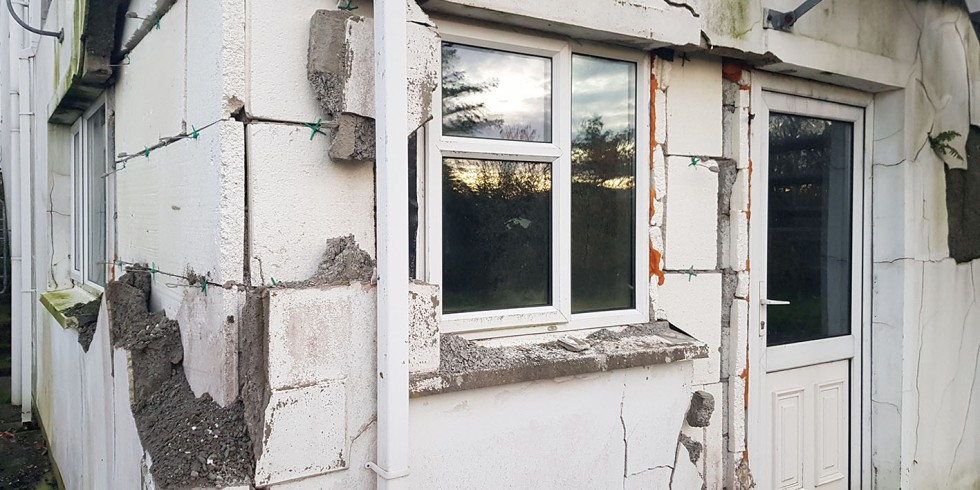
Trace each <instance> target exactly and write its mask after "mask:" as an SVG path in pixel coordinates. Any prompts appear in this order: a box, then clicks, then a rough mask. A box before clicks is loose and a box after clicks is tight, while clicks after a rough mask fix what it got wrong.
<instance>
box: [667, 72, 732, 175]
mask: <svg viewBox="0 0 980 490" xmlns="http://www.w3.org/2000/svg"><path fill="white" fill-rule="evenodd" d="M670 70H671V72H670V85H669V88H668V89H667V105H666V110H667V150H668V152H669V154H671V155H700V156H707V157H720V156H721V155H722V136H721V135H722V121H721V119H722V117H721V114H722V89H721V81H722V78H721V63H720V62H718V61H716V60H713V59H706V58H694V57H692V58H690V60H682V59H680V58H675V59H674V61H673V63H672V66H671V69H670Z"/></svg>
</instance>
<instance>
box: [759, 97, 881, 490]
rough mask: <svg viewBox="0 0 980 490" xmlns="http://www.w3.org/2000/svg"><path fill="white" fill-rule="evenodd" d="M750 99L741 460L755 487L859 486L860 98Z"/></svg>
mask: <svg viewBox="0 0 980 490" xmlns="http://www.w3.org/2000/svg"><path fill="white" fill-rule="evenodd" d="M761 99H762V100H761V104H756V105H755V108H756V111H755V116H756V119H755V121H756V122H757V123H761V124H755V125H754V126H753V128H754V130H755V128H758V127H759V126H762V128H760V129H762V130H763V133H764V134H762V135H761V138H760V139H761V143H762V144H761V145H760V148H759V149H760V150H761V151H760V152H759V156H761V158H760V159H759V160H761V161H758V162H757V167H756V168H755V169H754V172H755V173H754V175H753V178H752V187H753V203H752V211H753V216H752V235H751V239H752V241H753V243H752V245H753V255H752V260H751V264H752V270H751V274H752V282H751V284H752V295H751V296H754V297H753V298H752V303H751V305H752V308H754V309H755V311H754V313H755V314H754V315H753V317H754V318H750V322H752V323H753V324H754V327H755V328H753V329H752V330H753V331H754V332H755V334H756V337H757V338H755V339H754V340H753V341H752V346H754V355H752V356H751V361H750V362H753V361H754V362H758V363H759V364H758V365H757V366H756V368H755V369H754V378H751V379H750V387H751V386H752V384H754V383H758V384H757V385H756V386H755V390H753V391H752V392H750V398H753V399H752V400H750V402H751V403H750V420H752V419H754V422H752V423H751V427H750V433H749V439H750V452H749V456H750V462H751V461H753V459H754V458H761V462H762V463H763V464H761V465H760V464H759V462H760V460H759V459H756V460H755V461H756V463H755V464H753V474H754V477H755V478H756V481H757V482H758V483H759V486H758V488H772V489H826V490H831V489H846V488H858V487H860V478H859V475H860V465H859V461H860V459H859V457H860V433H861V432H860V424H859V422H860V420H861V417H860V404H861V396H860V386H861V376H860V373H861V371H860V367H861V359H860V355H861V324H862V322H861V317H862V311H863V308H862V303H861V297H862V294H861V293H862V281H861V278H862V277H863V276H862V273H863V270H862V263H863V260H862V250H863V245H862V237H863V234H862V230H863V228H864V227H863V213H862V210H863V209H864V206H863V192H862V186H863V168H864V159H863V154H864V141H863V136H864V108H860V107H854V106H848V105H841V104H835V103H830V102H826V101H821V100H817V99H813V98H806V97H798V96H791V95H787V94H783V93H776V92H769V91H765V90H763V91H761ZM760 117H761V118H762V119H761V120H760ZM760 164H761V165H760ZM750 349H752V347H751V346H750ZM760 378H761V379H760ZM753 411H754V414H753V413H752V412H753ZM752 415H755V417H752Z"/></svg>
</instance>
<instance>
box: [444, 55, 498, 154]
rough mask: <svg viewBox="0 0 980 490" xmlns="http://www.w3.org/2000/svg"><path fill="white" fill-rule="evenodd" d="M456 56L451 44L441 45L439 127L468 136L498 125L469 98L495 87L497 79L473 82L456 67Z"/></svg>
mask: <svg viewBox="0 0 980 490" xmlns="http://www.w3.org/2000/svg"><path fill="white" fill-rule="evenodd" d="M457 60H458V54H457V53H456V48H454V47H452V45H451V44H448V43H443V45H442V127H443V132H444V133H445V134H452V135H467V134H473V133H475V132H476V131H477V130H478V129H479V128H481V127H486V126H492V127H497V126H500V124H501V122H502V121H501V120H500V119H492V118H490V117H488V116H487V114H486V107H485V104H484V103H483V102H472V101H471V99H470V96H472V95H474V94H479V93H481V92H485V91H487V90H489V89H490V88H493V87H495V86H496V85H497V81H496V80H491V81H489V82H485V83H476V82H473V81H472V80H470V79H469V76H468V75H467V74H466V72H465V71H463V70H459V69H457V68H456V63H457Z"/></svg>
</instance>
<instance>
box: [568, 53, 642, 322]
mask: <svg viewBox="0 0 980 490" xmlns="http://www.w3.org/2000/svg"><path fill="white" fill-rule="evenodd" d="M571 157H572V243H571V246H572V247H571V248H572V312H573V313H581V312H587V311H600V310H613V309H627V308H633V307H634V306H635V303H636V301H635V299H636V295H635V294H634V290H635V284H636V283H635V278H634V273H635V271H636V267H635V264H636V262H635V261H636V252H635V250H636V247H635V243H636V240H635V236H636V230H635V228H636V226H635V223H636V220H635V214H634V213H636V64H635V63H629V62H624V61H613V60H608V59H603V58H595V57H591V56H581V55H574V56H573V57H572V153H571Z"/></svg>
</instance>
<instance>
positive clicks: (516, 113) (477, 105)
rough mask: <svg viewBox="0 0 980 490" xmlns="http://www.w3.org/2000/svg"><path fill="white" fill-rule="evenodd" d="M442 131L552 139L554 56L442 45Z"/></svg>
mask: <svg viewBox="0 0 980 490" xmlns="http://www.w3.org/2000/svg"><path fill="white" fill-rule="evenodd" d="M442 133H443V134H444V135H446V136H469V137H475V138H490V139H504V140H517V141H544V142H550V141H551V58H544V57H540V56H531V55H526V54H517V53H509V52H506V51H499V50H495V49H486V48H477V47H473V46H466V45H462V44H455V43H448V42H446V43H442Z"/></svg>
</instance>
